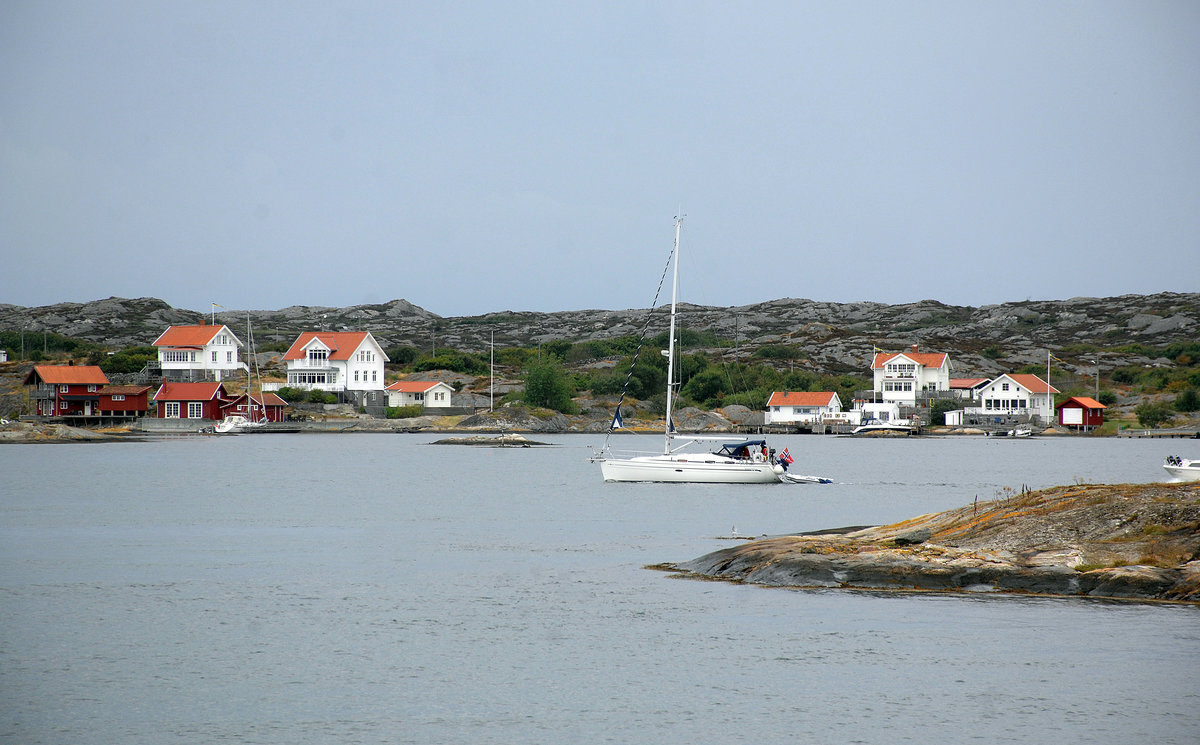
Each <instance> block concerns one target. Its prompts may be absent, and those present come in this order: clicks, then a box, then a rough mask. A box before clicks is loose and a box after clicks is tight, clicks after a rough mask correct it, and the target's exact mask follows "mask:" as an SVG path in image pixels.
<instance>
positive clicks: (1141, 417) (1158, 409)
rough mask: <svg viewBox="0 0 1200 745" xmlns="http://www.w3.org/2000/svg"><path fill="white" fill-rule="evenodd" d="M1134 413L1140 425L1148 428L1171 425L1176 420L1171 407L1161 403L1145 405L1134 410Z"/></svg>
mask: <svg viewBox="0 0 1200 745" xmlns="http://www.w3.org/2000/svg"><path fill="white" fill-rule="evenodd" d="M1134 413H1135V414H1136V415H1137V419H1138V424H1140V425H1142V426H1143V427H1146V428H1153V427H1157V426H1159V425H1160V424H1169V423H1170V422H1171V421H1172V420H1173V419H1174V418H1175V415H1174V414H1173V413H1171V407H1170V406H1168V405H1167V404H1165V403H1163V402H1161V401H1159V402H1154V403H1144V404H1142V405H1141V406H1139V407H1137V408H1136V409H1134Z"/></svg>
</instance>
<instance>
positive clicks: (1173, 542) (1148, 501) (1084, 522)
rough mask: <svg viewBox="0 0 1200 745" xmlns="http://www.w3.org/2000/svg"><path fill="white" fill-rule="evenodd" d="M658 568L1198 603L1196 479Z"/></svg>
mask: <svg viewBox="0 0 1200 745" xmlns="http://www.w3.org/2000/svg"><path fill="white" fill-rule="evenodd" d="M661 568H668V569H672V570H676V571H679V572H683V573H686V574H687V575H690V576H699V577H708V578H712V579H723V580H730V581H735V582H745V583H751V584H761V585H771V586H778V587H839V588H853V589H871V590H905V591H914V590H933V591H942V592H971V593H980V592H1009V593H1033V594H1049V595H1068V596H1086V597H1110V598H1142V599H1158V600H1178V601H1188V602H1200V484H1136V485H1131V484H1123V485H1080V486H1064V487H1056V488H1053V489H1046V490H1043V491H1037V492H1030V493H1026V494H1021V495H1018V496H1015V497H1011V498H1009V499H1004V500H1000V501H996V502H987V503H980V504H976V505H969V506H966V507H961V508H959V509H956V510H949V511H947V512H940V513H935V514H931V515H922V516H920V517H916V518H913V519H911V520H906V521H904V522H901V523H896V524H893V525H887V526H882V527H874V528H866V529H846V531H836V530H835V531H824V532H822V533H819V534H806V535H789V536H778V537H773V538H764V539H761V540H756V541H753V542H750V543H747V544H743V545H740V546H736V547H733V548H728V549H723V550H721V551H715V552H713V553H710V554H707V555H705V556H701V557H700V558H698V559H694V560H692V561H689V562H685V563H682V564H678V565H664V566H663V567H661Z"/></svg>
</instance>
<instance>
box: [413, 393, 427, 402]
mask: <svg viewBox="0 0 1200 745" xmlns="http://www.w3.org/2000/svg"><path fill="white" fill-rule="evenodd" d="M413 400H414V401H424V400H425V394H424V393H414V394H413Z"/></svg>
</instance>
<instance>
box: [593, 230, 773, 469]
mask: <svg viewBox="0 0 1200 745" xmlns="http://www.w3.org/2000/svg"><path fill="white" fill-rule="evenodd" d="M682 229H683V218H682V216H679V217H676V218H675V246H674V248H673V249H672V251H671V263H672V267H673V268H672V274H673V276H672V281H671V325H670V333H669V335H668V337H667V349H666V350H665V351H664V354H665V355H666V357H667V412H666V419H665V420H664V422H665V423H664V426H663V451H662V454H661V455H639V456H633V457H629V458H616V457H612V455H611V454H610V451H609V450H608V445H607V440H606V441H605V442H606V444H605V446H604V449H602V450H601V451H600V453H598V454H597V455H595V456H593V457H592V461H594V462H598V463H599V464H600V473H601V475H603V477H604V480H605V481H655V482H683V483H701V484H771V483H781V482H783V481H785V473H786V470H785V468H784V466H783V465H782V464H780V463H778V462H775V458H774V456H773V453H771V452H770V450H769V449H768V448H767V442H766V440H762V439H757V440H744V441H734V439H735V438H730V437H715V436H711V435H710V436H705V435H680V434H678V433H676V432H675V427H674V426H673V424H672V421H671V404H672V394H673V393H674V390H673V389H674V387H675V385H676V384H675V383H674V379H675V313H676V310H675V306H676V300H677V298H678V295H679V236H680V233H681V231H682ZM620 426H621V407H620V405H619V404H618V405H617V411H616V413H615V414H614V416H613V425H612V427H611V428H610V430H609V432H610V434H611V432H612V430H613V429H617V428H619V427H620ZM677 439H678V440H681V441H682V444H676V443H675V440H677ZM706 440H707V441H713V440H716V441H720V442H722V443H724V444H723V446H722V447H721V448H720V449H718V450H716V451H715V452H688V451H686V448H688V447H690V446H692V445H694V444H696V443H699V442H702V441H706Z"/></svg>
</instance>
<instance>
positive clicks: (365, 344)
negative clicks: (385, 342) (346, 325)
mask: <svg viewBox="0 0 1200 745" xmlns="http://www.w3.org/2000/svg"><path fill="white" fill-rule="evenodd" d="M283 359H284V362H286V363H287V378H288V383H287V384H288V386H290V387H292V388H301V389H304V390H313V389H316V390H322V391H330V392H338V391H382V390H383V388H384V385H383V382H384V381H383V363H385V362H387V361H388V356H387V355H386V354H384V352H383V349H382V348H381V347H380V346H379V342H377V341H375V337H374V336H372V335H371V332H370V331H305V332H304V333H302V334H300V336H299V337H298V338H297V339H296V341H294V342H292V346H291V347H289V348H288V351H287V352H285V353H284V355H283Z"/></svg>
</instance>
